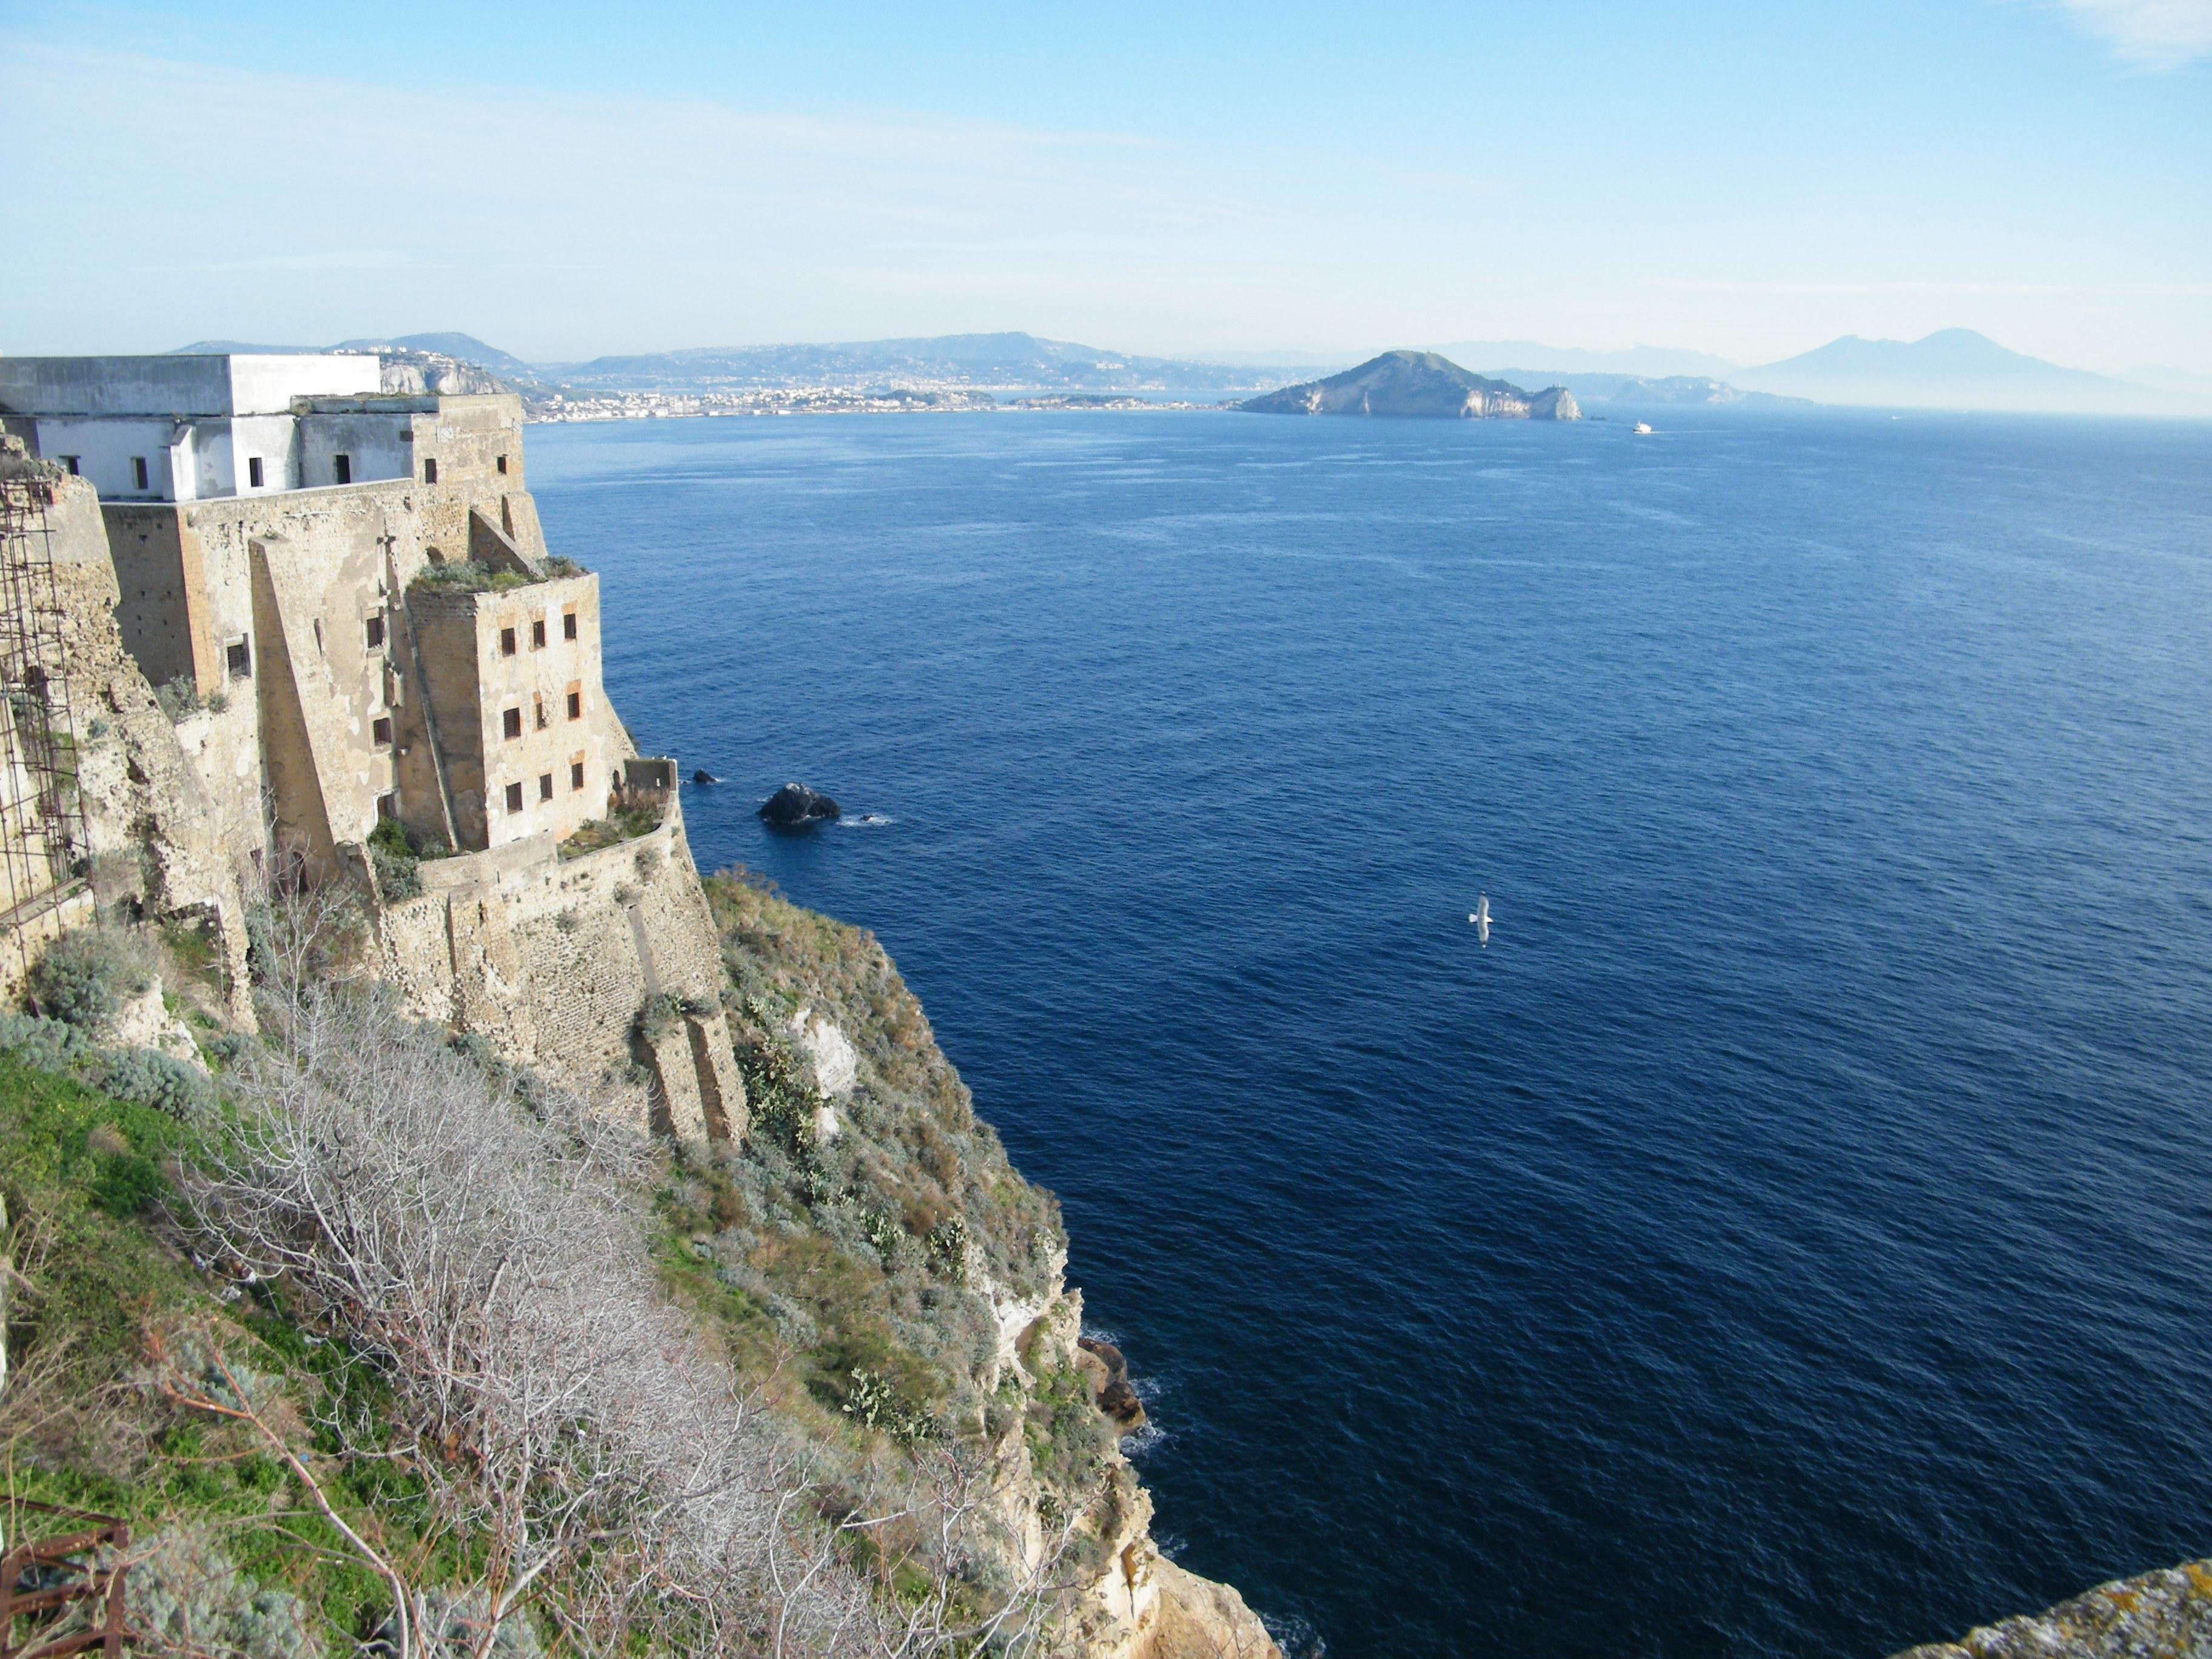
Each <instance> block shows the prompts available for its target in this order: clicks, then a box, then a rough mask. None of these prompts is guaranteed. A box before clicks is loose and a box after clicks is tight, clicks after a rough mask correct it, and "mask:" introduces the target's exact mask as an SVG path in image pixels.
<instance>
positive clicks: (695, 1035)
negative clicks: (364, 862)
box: [378, 797, 746, 1139]
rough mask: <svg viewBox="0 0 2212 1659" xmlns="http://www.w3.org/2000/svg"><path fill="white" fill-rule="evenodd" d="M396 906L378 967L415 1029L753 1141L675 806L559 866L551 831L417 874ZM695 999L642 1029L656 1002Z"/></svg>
mask: <svg viewBox="0 0 2212 1659" xmlns="http://www.w3.org/2000/svg"><path fill="white" fill-rule="evenodd" d="M421 875H422V885H423V892H422V896H420V897H418V898H412V899H407V900H403V901H401V902H398V903H396V904H392V905H390V906H388V907H387V908H386V910H385V911H384V913H383V915H382V918H381V920H380V927H379V937H378V945H379V950H380V962H381V971H382V973H383V974H384V975H385V977H386V979H387V980H389V981H391V982H392V984H393V985H394V986H396V987H398V989H399V991H400V993H401V994H402V996H403V998H404V1000H405V1001H406V1003H407V1006H408V1007H409V1010H410V1012H411V1013H413V1014H414V1015H415V1016H416V1018H422V1019H431V1020H437V1021H440V1022H441V1023H445V1024H450V1025H452V1026H453V1027H454V1028H455V1029H456V1030H463V1031H476V1032H480V1033H482V1034H483V1036H485V1037H486V1039H487V1040H489V1042H492V1043H493V1044H494V1046H495V1047H496V1048H500V1049H501V1051H502V1052H504V1053H506V1054H507V1055H508V1057H509V1058H511V1059H513V1060H519V1061H521V1062H523V1063H526V1064H528V1065H531V1066H535V1067H537V1068H538V1070H540V1071H542V1072H544V1073H545V1074H546V1075H548V1076H550V1077H552V1078H555V1079H559V1080H562V1081H565V1082H568V1083H571V1084H574V1085H577V1086H579V1087H581V1088H585V1089H587V1090H589V1091H592V1092H593V1093H595V1094H597V1095H599V1097H601V1098H602V1099H605V1100H609V1101H611V1102H612V1103H615V1109H617V1111H620V1112H623V1113H625V1114H627V1115H629V1116H630V1117H632V1118H633V1119H634V1120H635V1121H636V1122H637V1123H638V1124H639V1126H640V1127H658V1128H659V1129H661V1130H662V1131H664V1132H665V1133H678V1134H682V1135H684V1136H686V1137H687V1138H692V1139H698V1138H713V1139H732V1138H737V1137H740V1136H742V1135H743V1134H744V1129H745V1124H746V1109H745V1102H744V1085H743V1084H742V1082H741V1081H740V1080H739V1079H738V1075H737V1072H736V1066H735V1061H734V1059H733V1057H732V1051H731V1046H730V1035H729V1029H728V1026H727V1024H726V1022H725V1021H724V1019H723V1016H722V1013H721V1006H720V991H721V984H722V967H721V950H720V941H719V940H718V939H717V938H716V935H715V933H714V920H713V917H712V916H711V915H709V914H708V909H707V902H706V898H705V896H704V895H703V894H702V892H701V890H700V887H699V881H698V876H697V872H696V869H695V868H694V867H693V865H692V862H691V854H690V845H689V843H688V842H687V841H686V839H685V837H684V822H683V814H682V811H681V809H680V807H678V805H677V804H676V802H675V800H674V799H673V798H672V797H671V799H670V802H669V808H668V815H667V817H666V818H665V820H664V821H663V822H662V823H661V824H660V825H659V828H657V829H653V830H652V831H651V832H649V833H648V834H646V835H644V836H638V837H636V838H635V839H634V840H630V841H626V842H617V844H616V845H614V846H612V847H608V848H601V849H600V850H599V851H597V852H593V853H587V854H583V855H581V856H580V857H577V858H573V859H563V858H562V857H561V856H560V854H559V851H558V849H557V848H556V843H555V842H554V840H553V838H552V836H550V835H544V834H540V835H538V836H531V837H529V838H527V839H526V840H522V841H516V842H508V843H507V844H506V845H504V846H501V847H497V848H492V849H490V850H489V851H486V852H483V853H476V854H466V855H465V856H462V857H459V858H453V859H441V860H435V861H434V862H431V863H428V864H425V865H423V866H422V867H421ZM657 996H666V997H670V998H672V999H675V1000H677V1001H678V1002H679V1003H681V1004H684V1011H683V1012H681V1013H680V1014H676V1015H672V1016H670V1017H669V1018H666V1019H665V1021H664V1022H662V1024H660V1026H659V1029H658V1030H653V1031H652V1032H647V1031H646V1030H641V1028H640V1025H639V1016H640V1014H641V1012H642V1011H643V1010H644V1009H645V1006H646V1004H647V1000H648V999H651V998H653V997H657Z"/></svg>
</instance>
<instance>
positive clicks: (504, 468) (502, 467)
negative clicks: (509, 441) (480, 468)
mask: <svg viewBox="0 0 2212 1659" xmlns="http://www.w3.org/2000/svg"><path fill="white" fill-rule="evenodd" d="M499 470H500V471H501V472H505V471H507V457H506V456H504V455H502V456H501V457H500V458H499Z"/></svg>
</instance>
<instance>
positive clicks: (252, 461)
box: [246, 455, 261, 489]
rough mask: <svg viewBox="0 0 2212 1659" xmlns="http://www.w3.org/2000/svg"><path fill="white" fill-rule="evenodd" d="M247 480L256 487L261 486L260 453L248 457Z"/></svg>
mask: <svg viewBox="0 0 2212 1659" xmlns="http://www.w3.org/2000/svg"><path fill="white" fill-rule="evenodd" d="M246 483H249V484H251V485H252V487H253V488H254V489H260V488H261V458H260V457H259V456H258V455H248V456H247V457H246Z"/></svg>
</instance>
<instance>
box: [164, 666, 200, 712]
mask: <svg viewBox="0 0 2212 1659" xmlns="http://www.w3.org/2000/svg"><path fill="white" fill-rule="evenodd" d="M154 701H155V702H158V703H159V704H161V712H162V713H163V714H167V716H168V717H169V718H170V719H171V720H183V719H184V718H185V716H186V715H187V714H198V713H199V712H200V710H201V709H202V708H205V707H206V706H207V705H206V704H204V703H203V702H201V701H200V689H199V687H198V686H197V685H196V684H193V683H192V681H191V678H189V677H187V676H185V675H183V674H179V675H178V676H177V678H174V679H173V680H164V681H162V682H161V684H160V685H158V686H156V687H155V689H154Z"/></svg>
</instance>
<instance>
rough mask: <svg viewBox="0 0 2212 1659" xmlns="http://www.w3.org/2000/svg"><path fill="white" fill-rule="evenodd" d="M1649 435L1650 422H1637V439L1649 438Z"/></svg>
mask: <svg viewBox="0 0 2212 1659" xmlns="http://www.w3.org/2000/svg"><path fill="white" fill-rule="evenodd" d="M1650 434H1651V422H1649V421H1638V422H1637V423H1636V435H1637V436H1638V437H1639V438H1644V437H1649V436H1650Z"/></svg>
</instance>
